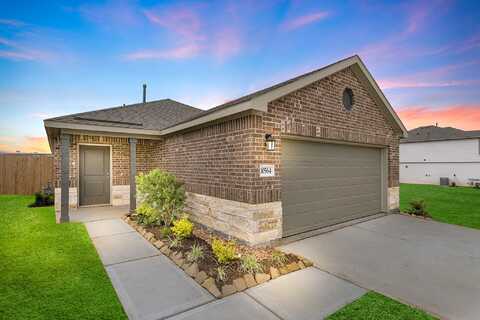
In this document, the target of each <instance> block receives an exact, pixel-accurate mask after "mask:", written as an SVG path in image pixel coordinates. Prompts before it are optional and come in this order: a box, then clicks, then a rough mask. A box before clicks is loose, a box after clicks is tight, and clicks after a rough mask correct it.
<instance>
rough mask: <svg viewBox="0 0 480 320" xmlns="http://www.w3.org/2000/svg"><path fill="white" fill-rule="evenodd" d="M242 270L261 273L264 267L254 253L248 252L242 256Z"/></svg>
mask: <svg viewBox="0 0 480 320" xmlns="http://www.w3.org/2000/svg"><path fill="white" fill-rule="evenodd" d="M240 270H242V272H246V273H260V272H263V267H262V265H261V263H260V262H258V260H257V257H255V255H254V254H247V255H244V256H242V257H241V263H240Z"/></svg>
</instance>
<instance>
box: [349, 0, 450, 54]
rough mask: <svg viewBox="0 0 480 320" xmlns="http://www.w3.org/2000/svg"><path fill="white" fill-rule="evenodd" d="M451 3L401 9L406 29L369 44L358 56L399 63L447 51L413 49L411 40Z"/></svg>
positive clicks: (444, 0) (426, 3)
mask: <svg viewBox="0 0 480 320" xmlns="http://www.w3.org/2000/svg"><path fill="white" fill-rule="evenodd" d="M449 4H450V1H448V0H434V1H417V2H414V3H411V4H408V5H406V6H403V5H402V7H400V9H403V13H404V15H405V22H404V27H403V29H402V30H401V31H399V32H396V33H395V34H390V35H388V37H387V38H385V39H384V40H381V41H379V42H376V43H372V44H368V45H366V46H365V47H363V48H361V49H360V50H359V51H358V54H360V55H361V56H364V57H366V58H367V59H372V60H375V62H378V61H380V60H383V61H390V60H394V61H395V62H398V60H399V59H409V58H414V57H420V56H429V55H435V54H439V53H442V52H444V51H445V49H446V48H445V47H443V48H434V49H431V48H425V47H421V46H415V47H413V48H412V46H411V44H410V43H411V42H409V40H410V39H411V38H412V37H413V36H415V35H416V34H418V33H420V32H421V31H422V30H424V29H425V27H426V26H427V25H428V24H431V23H432V21H433V20H434V19H439V17H441V16H442V15H443V14H445V13H446V12H447V10H448V8H449Z"/></svg>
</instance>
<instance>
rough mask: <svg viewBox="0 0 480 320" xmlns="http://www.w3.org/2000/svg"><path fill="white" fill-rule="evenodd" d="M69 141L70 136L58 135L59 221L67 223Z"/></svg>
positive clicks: (68, 219)
mask: <svg viewBox="0 0 480 320" xmlns="http://www.w3.org/2000/svg"><path fill="white" fill-rule="evenodd" d="M70 141H71V135H69V134H62V135H60V190H61V194H60V204H61V205H60V221H59V222H68V221H70V217H69V215H68V211H69V201H70V199H69V198H70V197H69V195H70V191H69V189H70Z"/></svg>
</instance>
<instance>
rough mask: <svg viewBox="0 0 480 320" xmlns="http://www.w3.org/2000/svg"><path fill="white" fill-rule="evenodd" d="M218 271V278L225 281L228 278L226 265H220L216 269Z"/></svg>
mask: <svg viewBox="0 0 480 320" xmlns="http://www.w3.org/2000/svg"><path fill="white" fill-rule="evenodd" d="M215 271H216V272H217V280H218V281H222V282H223V281H225V280H226V279H227V269H226V268H225V267H224V266H218V267H217V269H216V270H215Z"/></svg>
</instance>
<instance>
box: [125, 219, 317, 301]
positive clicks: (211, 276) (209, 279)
mask: <svg viewBox="0 0 480 320" xmlns="http://www.w3.org/2000/svg"><path fill="white" fill-rule="evenodd" d="M125 221H126V222H127V223H129V224H130V225H131V226H132V227H134V228H135V229H136V230H137V231H138V232H139V233H140V234H141V235H142V236H143V237H144V238H145V239H147V240H148V241H150V242H151V243H152V244H153V245H154V246H155V247H157V248H158V249H159V250H160V251H161V252H162V253H163V254H164V255H166V256H167V257H169V258H170V259H171V260H172V261H173V262H174V263H175V264H177V265H178V266H179V267H181V268H182V269H183V270H184V271H185V272H186V273H187V274H188V275H189V276H191V277H192V278H194V279H195V280H196V281H197V282H198V283H199V284H201V285H202V286H203V287H205V288H206V289H207V290H208V291H210V293H212V295H214V296H215V297H216V298H222V297H225V296H228V295H230V294H233V293H235V292H238V291H242V290H245V289H247V288H251V287H253V286H255V285H258V284H260V283H263V282H266V281H268V280H270V279H275V278H277V277H279V276H282V275H285V274H287V273H290V272H294V271H297V270H300V269H303V268H306V267H310V266H312V263H311V262H310V261H309V260H307V259H305V258H303V257H300V256H297V255H294V254H290V253H285V258H286V259H285V260H286V261H285V263H284V264H282V265H275V264H274V263H273V261H272V252H273V251H274V249H272V248H257V247H251V246H248V245H245V244H241V243H238V242H236V245H235V247H236V253H237V254H238V255H246V254H249V255H255V257H256V258H257V261H258V262H260V264H261V265H262V269H263V273H257V274H245V273H243V272H242V271H241V268H240V265H241V261H240V259H235V260H233V261H231V262H229V263H228V264H224V265H223V267H224V269H225V271H226V277H225V279H223V280H220V279H218V277H217V271H216V270H217V267H218V266H220V264H219V263H218V262H217V260H216V258H215V256H214V254H213V251H212V248H211V245H210V244H211V241H212V240H213V239H214V238H220V237H219V236H218V234H213V233H212V232H210V231H208V230H206V229H203V228H201V227H198V226H196V227H195V229H194V231H193V234H192V236H191V237H189V238H187V239H183V240H182V241H181V242H180V244H179V245H178V246H177V247H173V248H172V247H170V246H169V244H170V240H169V238H167V237H164V236H163V234H162V232H161V227H156V226H154V227H152V226H149V227H146V226H141V225H139V224H138V223H137V222H136V221H135V219H134V217H133V216H127V217H125ZM223 240H225V239H223ZM194 244H196V245H197V246H201V247H202V249H203V258H202V259H200V260H198V261H197V262H194V263H189V262H188V261H187V259H186V257H187V254H188V253H189V252H190V249H191V247H192V245H194ZM276 251H278V250H276Z"/></svg>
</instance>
